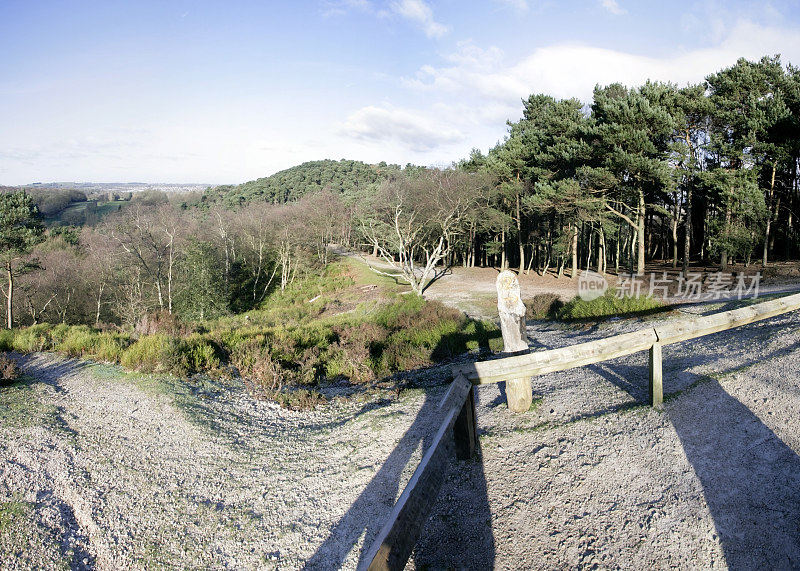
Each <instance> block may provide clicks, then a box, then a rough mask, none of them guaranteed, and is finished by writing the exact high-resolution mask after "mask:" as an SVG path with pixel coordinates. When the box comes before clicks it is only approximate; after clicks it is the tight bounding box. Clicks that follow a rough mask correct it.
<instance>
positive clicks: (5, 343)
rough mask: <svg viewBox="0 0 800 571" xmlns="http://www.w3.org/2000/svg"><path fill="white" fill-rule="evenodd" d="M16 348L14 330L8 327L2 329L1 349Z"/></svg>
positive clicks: (0, 335) (0, 333)
mask: <svg viewBox="0 0 800 571" xmlns="http://www.w3.org/2000/svg"><path fill="white" fill-rule="evenodd" d="M13 349H14V332H13V331H9V330H8V329H0V351H11V350H13Z"/></svg>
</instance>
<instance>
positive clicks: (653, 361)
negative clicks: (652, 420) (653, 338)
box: [650, 343, 664, 406]
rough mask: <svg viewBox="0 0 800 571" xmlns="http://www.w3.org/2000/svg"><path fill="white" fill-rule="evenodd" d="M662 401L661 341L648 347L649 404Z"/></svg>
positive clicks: (657, 403)
mask: <svg viewBox="0 0 800 571" xmlns="http://www.w3.org/2000/svg"><path fill="white" fill-rule="evenodd" d="M662 402H664V386H663V366H662V359H661V343H653V346H652V347H650V404H651V405H652V406H660V405H661V403H662Z"/></svg>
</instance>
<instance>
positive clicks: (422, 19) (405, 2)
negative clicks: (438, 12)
mask: <svg viewBox="0 0 800 571" xmlns="http://www.w3.org/2000/svg"><path fill="white" fill-rule="evenodd" d="M392 11H393V12H394V13H395V14H397V15H399V16H402V17H403V18H405V19H407V20H410V21H411V22H414V23H415V24H417V25H418V26H420V28H422V31H423V32H425V35H426V36H428V37H429V38H441V37H442V36H444V35H445V34H446V33H447V32H448V27H447V26H445V25H444V24H440V23H439V22H437V21H436V20H434V18H433V9H432V8H431V7H430V6H428V4H426V3H425V2H424V0H399V1H398V2H393V3H392Z"/></svg>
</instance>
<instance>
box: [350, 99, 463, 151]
mask: <svg viewBox="0 0 800 571" xmlns="http://www.w3.org/2000/svg"><path fill="white" fill-rule="evenodd" d="M340 133H341V134H343V135H345V136H348V137H351V138H355V139H362V140H368V141H375V142H394V143H400V144H402V145H403V146H404V147H406V148H408V149H409V150H411V151H414V152H422V151H430V150H432V149H435V148H437V147H439V146H440V145H443V144H449V143H454V142H458V141H460V140H462V139H463V138H464V135H463V134H462V133H461V132H460V131H459V130H457V129H455V128H454V127H452V126H448V125H446V124H443V123H442V122H441V121H438V120H436V119H433V118H432V117H430V116H428V115H426V114H424V113H421V112H415V111H409V110H407V109H399V108H395V107H378V106H374V105H369V106H367V107H363V108H361V109H359V110H358V111H356V112H354V113H352V114H351V115H350V116H349V117H348V118H347V120H346V121H345V122H344V124H343V125H342V126H341V128H340Z"/></svg>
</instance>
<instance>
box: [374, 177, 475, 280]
mask: <svg viewBox="0 0 800 571" xmlns="http://www.w3.org/2000/svg"><path fill="white" fill-rule="evenodd" d="M486 182H487V179H486V177H485V176H483V175H478V174H473V173H465V172H460V171H454V170H444V171H438V170H434V171H428V172H426V173H423V174H421V175H419V176H415V177H407V176H400V177H397V178H394V179H390V180H387V181H386V182H384V183H383V184H382V185H381V187H380V188H379V190H378V192H377V193H376V194H375V195H374V198H373V200H372V201H371V203H370V204H369V205H367V208H366V209H362V212H361V216H360V220H361V231H362V233H363V235H364V238H365V241H366V243H367V244H368V245H369V246H370V247H372V248H374V250H375V251H376V252H377V254H378V255H379V256H380V258H381V259H382V260H383V261H384V262H385V264H386V265H387V266H388V270H387V269H382V268H379V267H377V266H375V265H371V266H370V268H371V269H372V270H373V271H374V272H376V273H379V274H383V275H388V276H391V277H393V278H397V279H400V280H402V281H404V282H406V283H408V284H409V285H410V286H411V289H412V290H413V291H414V292H415V293H417V294H419V295H422V294H423V293H424V291H425V289H426V288H427V287H428V286H429V285H430V284H431V282H433V281H434V280H436V279H437V278H439V277H440V276H441V275H442V274H443V273H444V272H445V271H446V270H447V269H448V265H447V263H445V264H444V265H443V266H442V267H440V263H441V262H443V261H444V262H447V261H448V260H449V257H450V252H451V249H452V248H453V247H454V244H455V238H456V237H457V236H458V235H460V234H461V233H462V232H464V231H465V228H466V227H467V226H468V213H469V211H470V209H471V208H473V207H474V206H475V205H476V204H477V202H478V201H479V200H480V195H481V193H480V192H476V190H477V189H478V188H481V187H484V186H486Z"/></svg>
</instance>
